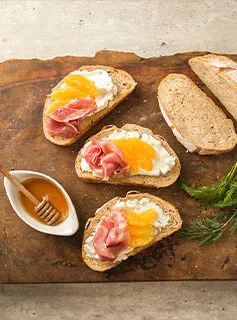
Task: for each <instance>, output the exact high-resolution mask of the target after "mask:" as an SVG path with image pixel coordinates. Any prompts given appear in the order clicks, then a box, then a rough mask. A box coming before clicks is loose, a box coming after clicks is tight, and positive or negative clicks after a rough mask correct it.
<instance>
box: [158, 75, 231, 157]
mask: <svg viewBox="0 0 237 320" xmlns="http://www.w3.org/2000/svg"><path fill="white" fill-rule="evenodd" d="M176 76H179V77H182V78H183V79H184V80H185V81H187V82H189V84H190V85H191V86H192V87H193V88H198V87H197V86H196V84H195V83H194V82H193V81H192V80H191V79H189V78H188V77H187V76H185V75H183V74H173V73H171V74H169V75H167V76H166V77H165V78H163V79H162V80H161V82H160V84H159V86H158V93H157V99H158V103H159V107H160V110H161V113H162V115H163V117H164V118H165V120H166V122H167V124H168V126H169V127H170V128H171V130H172V131H173V134H174V135H175V136H176V138H177V140H178V141H179V142H180V143H182V144H183V145H184V146H185V147H187V145H190V149H189V148H188V147H187V149H188V150H189V152H195V153H198V154H200V155H218V154H222V153H226V152H229V151H231V150H233V149H234V148H235V146H236V143H237V135H236V133H235V128H234V124H233V122H232V121H231V119H227V117H226V115H225V113H224V112H223V111H222V110H221V109H220V108H219V107H218V106H217V105H215V104H214V102H213V101H212V100H211V98H209V97H208V96H207V95H206V94H205V93H204V92H203V91H201V90H200V89H199V88H198V89H199V90H200V91H201V92H202V94H204V95H205V96H206V99H207V102H208V103H211V104H213V105H215V109H216V112H218V113H220V115H221V116H224V118H225V119H226V120H225V121H226V125H228V126H230V127H232V131H233V135H235V139H234V137H233V143H232V145H229V146H228V147H225V148H219V149H218V148H204V147H202V146H201V145H195V144H194V142H192V141H190V140H189V139H188V138H187V137H185V136H184V134H183V133H182V130H181V128H177V126H175V125H174V124H173V123H172V121H171V120H170V118H169V114H168V113H167V111H166V108H165V104H164V103H163V93H162V86H164V85H165V83H166V81H167V80H169V79H170V78H173V77H176ZM201 127H202V123H201V122H200V128H201ZM185 142H186V143H185Z"/></svg>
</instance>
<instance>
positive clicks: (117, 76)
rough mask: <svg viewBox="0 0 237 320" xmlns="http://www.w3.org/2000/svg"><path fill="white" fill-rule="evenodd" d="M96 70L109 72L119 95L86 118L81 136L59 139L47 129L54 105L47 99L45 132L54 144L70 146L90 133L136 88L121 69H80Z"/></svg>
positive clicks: (61, 82)
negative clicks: (95, 125)
mask: <svg viewBox="0 0 237 320" xmlns="http://www.w3.org/2000/svg"><path fill="white" fill-rule="evenodd" d="M95 69H103V70H105V71H107V72H108V74H109V75H110V76H111V78H112V80H113V83H114V84H115V85H116V87H117V89H118V93H117V95H116V96H115V97H114V99H113V100H111V101H109V103H108V106H107V107H105V108H104V109H102V110H100V111H98V112H93V113H92V114H90V115H89V116H86V117H85V118H84V119H83V120H82V122H81V124H80V128H81V132H80V134H79V135H77V136H75V137H59V136H53V135H51V134H50V133H49V132H48V131H47V130H46V127H45V121H44V120H45V117H46V113H47V110H49V108H50V107H51V105H52V99H51V98H50V96H49V97H48V98H47V99H46V102H45V105H44V111H43V130H44V135H45V137H46V138H47V139H48V140H49V141H51V142H52V143H54V144H57V145H60V146H68V145H70V144H72V143H74V142H75V141H77V140H78V139H79V138H80V137H81V136H82V135H83V134H84V133H85V132H86V131H88V130H89V129H90V128H91V127H92V126H93V125H94V124H96V123H97V122H98V121H99V120H100V119H102V118H103V117H104V116H105V115H106V114H108V113H109V112H110V111H111V110H113V109H114V108H115V107H116V106H117V105H118V104H119V103H120V102H122V101H123V100H124V99H125V98H126V97H127V96H128V95H129V94H130V93H131V92H132V91H133V90H134V88H135V87H136V82H135V81H134V80H133V78H132V77H131V76H130V75H129V74H128V73H127V72H125V71H123V70H120V69H115V68H112V67H108V66H101V65H93V66H82V67H80V68H79V70H80V71H82V70H87V71H93V70H95ZM62 84H63V79H62V80H61V81H60V82H59V83H58V84H57V85H56V86H55V87H54V88H53V89H52V91H54V90H57V89H59V88H60V87H61V86H62Z"/></svg>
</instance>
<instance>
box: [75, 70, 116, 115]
mask: <svg viewBox="0 0 237 320" xmlns="http://www.w3.org/2000/svg"><path fill="white" fill-rule="evenodd" d="M72 74H81V75H83V76H84V77H86V78H87V79H89V80H92V81H93V82H94V84H95V86H96V87H97V88H98V90H99V93H98V95H97V96H96V97H95V101H96V104H97V107H98V110H97V111H99V110H102V109H104V108H105V107H107V105H108V103H109V101H110V100H113V99H114V96H116V94H117V92H118V89H117V87H116V85H115V84H114V83H113V80H112V78H111V77H110V75H109V74H108V72H107V71H105V70H102V69H95V70H93V71H87V70H83V71H79V70H76V71H73V72H72Z"/></svg>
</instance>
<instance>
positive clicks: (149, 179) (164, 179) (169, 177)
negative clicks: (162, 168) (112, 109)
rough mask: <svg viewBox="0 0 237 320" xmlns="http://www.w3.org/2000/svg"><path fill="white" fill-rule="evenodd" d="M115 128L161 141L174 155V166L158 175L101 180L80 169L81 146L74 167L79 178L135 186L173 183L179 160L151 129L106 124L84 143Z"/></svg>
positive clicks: (176, 176) (171, 150) (108, 133)
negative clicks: (146, 135)
mask: <svg viewBox="0 0 237 320" xmlns="http://www.w3.org/2000/svg"><path fill="white" fill-rule="evenodd" d="M115 130H117V131H118V132H121V131H122V130H125V131H128V132H131V131H132V132H134V131H135V132H138V133H139V134H143V133H146V134H148V135H151V136H152V137H154V138H155V139H156V140H158V141H160V142H161V145H162V146H163V147H164V148H165V149H166V150H167V151H168V153H169V154H170V155H171V156H173V157H175V166H174V167H173V168H172V169H171V170H170V171H168V172H167V173H166V174H160V175H158V176H152V175H149V176H148V175H131V176H126V177H113V176H111V177H110V178H109V179H108V180H102V178H98V177H96V176H95V175H93V174H92V172H87V171H82V169H81V160H82V158H83V151H84V148H82V149H81V150H80V151H79V153H78V156H77V158H76V163H75V168H76V172H77V175H78V177H79V178H81V179H83V180H86V181H88V182H94V183H96V182H97V183H109V184H118V185H135V186H144V187H156V188H160V187H167V186H169V185H171V184H173V183H174V182H175V181H176V180H177V179H178V177H179V174H180V170H181V166H180V161H179V158H178V157H177V155H176V154H175V152H174V151H173V149H172V148H171V147H170V146H169V144H168V143H167V142H166V140H165V139H164V138H162V137H161V136H159V135H155V134H154V133H153V132H152V131H151V130H149V129H147V128H143V127H140V126H138V125H135V124H126V125H124V126H123V127H122V128H117V127H116V126H113V125H111V126H107V127H104V128H103V129H102V130H101V131H100V132H98V133H97V134H96V135H94V136H92V137H91V138H90V139H89V140H88V141H87V142H86V143H88V142H90V141H92V140H93V139H98V138H106V137H108V136H109V135H110V134H112V133H113V132H114V131H115Z"/></svg>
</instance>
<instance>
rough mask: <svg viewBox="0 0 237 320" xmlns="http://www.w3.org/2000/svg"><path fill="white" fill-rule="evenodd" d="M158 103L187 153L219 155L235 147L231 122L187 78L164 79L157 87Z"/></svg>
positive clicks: (173, 75)
mask: <svg viewBox="0 0 237 320" xmlns="http://www.w3.org/2000/svg"><path fill="white" fill-rule="evenodd" d="M158 101H159V106H160V110H161V113H162V115H163V117H164V118H165V120H166V122H167V124H168V125H169V126H170V128H171V129H172V131H173V134H174V135H175V136H176V138H177V140H178V141H179V142H180V143H181V144H183V145H184V146H185V147H186V148H187V149H188V151H189V152H196V153H198V154H200V155H207V154H220V153H224V152H228V151H231V150H232V149H233V148H234V147H235V146H236V143H237V135H236V132H235V128H234V124H233V122H232V121H231V120H230V119H227V117H226V115H225V114H224V112H223V111H222V110H221V109H220V108H219V107H218V106H216V105H215V103H214V102H213V101H212V100H211V99H210V98H209V97H208V96H207V95H206V94H205V93H204V92H203V91H202V90H200V89H199V88H198V87H197V86H196V85H195V83H194V82H193V81H192V80H190V79H189V78H188V77H187V76H185V75H183V74H169V75H168V76H166V77H165V78H164V79H163V80H162V81H161V83H160V84H159V87H158Z"/></svg>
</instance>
